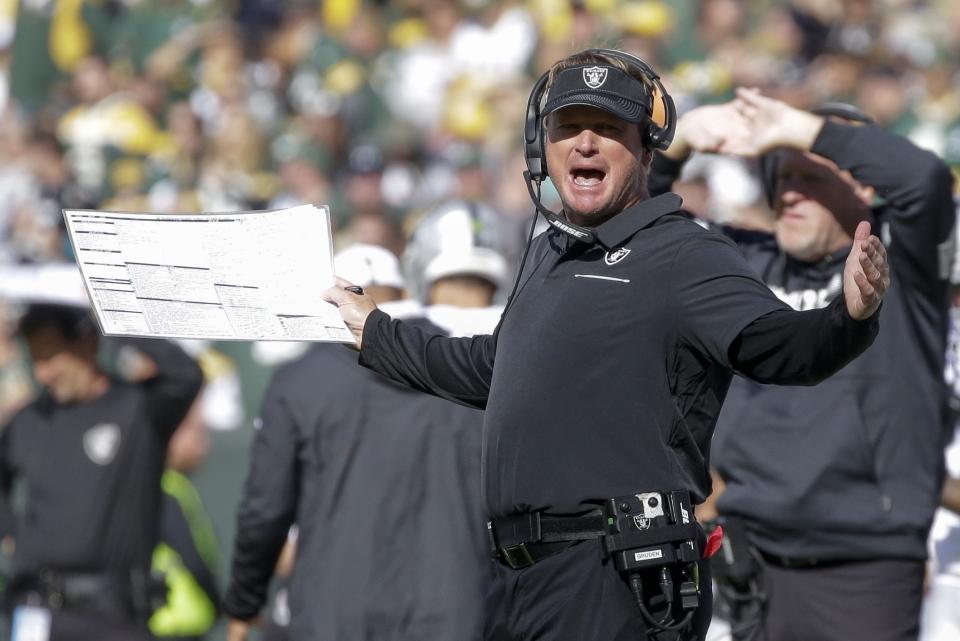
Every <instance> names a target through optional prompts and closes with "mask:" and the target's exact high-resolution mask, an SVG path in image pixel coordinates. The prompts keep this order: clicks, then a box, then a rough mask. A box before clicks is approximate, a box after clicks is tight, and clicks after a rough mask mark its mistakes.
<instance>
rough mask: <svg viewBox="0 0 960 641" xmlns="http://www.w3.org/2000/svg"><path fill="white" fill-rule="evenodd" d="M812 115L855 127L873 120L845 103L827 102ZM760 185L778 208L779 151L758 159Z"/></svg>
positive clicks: (771, 202)
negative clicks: (843, 122)
mask: <svg viewBox="0 0 960 641" xmlns="http://www.w3.org/2000/svg"><path fill="white" fill-rule="evenodd" d="M810 113H812V114H815V115H817V116H823V117H824V118H827V119H837V120H842V121H845V122H847V123H850V124H854V125H872V124H874V120H873V118H871V117H870V116H868V115H867V114H866V113H865V112H863V111H861V110H860V109H857V108H856V107H854V106H853V105H850V104H847V103H845V102H825V103H823V104H822V105H820V106H819V107H816V108H815V109H811V110H810ZM757 169H758V172H759V174H760V184H761V185H762V186H763V195H764V196H765V197H766V199H767V205H769V206H770V209H775V208H776V204H777V203H776V199H777V176H778V174H779V173H780V154H779V153H778V150H773V151H769V152H767V153H765V154H763V155H762V156H760V157H759V158H758V159H757Z"/></svg>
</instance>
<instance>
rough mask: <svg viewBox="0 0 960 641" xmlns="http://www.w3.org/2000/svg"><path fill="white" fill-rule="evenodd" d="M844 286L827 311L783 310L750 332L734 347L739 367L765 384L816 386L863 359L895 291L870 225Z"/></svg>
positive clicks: (859, 239) (860, 233)
mask: <svg viewBox="0 0 960 641" xmlns="http://www.w3.org/2000/svg"><path fill="white" fill-rule="evenodd" d="M843 283H844V284H843V289H844V291H843V296H842V297H837V298H836V299H835V300H834V301H833V303H831V304H830V305H829V306H827V307H825V308H823V309H815V310H809V311H803V312H797V311H792V310H779V311H775V312H771V313H769V314H766V315H764V316H761V317H760V318H758V319H756V320H755V321H754V322H753V323H751V324H750V325H748V326H747V327H746V328H744V329H743V331H742V332H740V334H739V336H738V337H737V339H736V340H735V341H734V342H733V344H732V345H731V346H730V361H731V363H732V364H733V366H734V368H735V369H736V370H737V371H738V372H740V373H742V374H743V375H745V376H747V377H749V378H751V379H753V380H755V381H758V382H760V383H779V384H785V385H814V384H816V383H819V382H820V381H822V380H823V379H824V378H826V377H828V376H830V375H831V374H833V373H834V372H836V371H838V370H839V369H841V368H842V367H843V366H844V365H846V364H847V363H849V362H850V361H851V360H853V359H854V358H856V357H857V356H859V355H860V354H861V353H862V352H863V351H864V350H865V349H867V347H869V346H870V344H871V343H872V342H873V339H874V338H875V337H876V334H877V331H878V329H879V323H878V322H877V310H878V309H879V308H880V303H881V302H882V300H883V296H884V294H885V293H886V291H887V288H888V287H889V286H890V270H889V267H888V266H887V262H886V251H884V249H883V245H881V244H880V241H879V239H878V238H877V237H876V236H870V224H869V223H867V222H862V223H860V225H859V226H858V227H857V233H856V238H855V240H854V244H853V247H852V248H851V250H850V255H849V256H848V257H847V263H846V265H845V267H844V271H843Z"/></svg>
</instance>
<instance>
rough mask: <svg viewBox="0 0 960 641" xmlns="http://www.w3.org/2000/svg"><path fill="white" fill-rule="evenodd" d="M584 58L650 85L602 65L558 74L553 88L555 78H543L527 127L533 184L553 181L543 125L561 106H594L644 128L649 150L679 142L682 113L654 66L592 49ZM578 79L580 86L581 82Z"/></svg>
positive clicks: (526, 148) (529, 108)
mask: <svg viewBox="0 0 960 641" xmlns="http://www.w3.org/2000/svg"><path fill="white" fill-rule="evenodd" d="M582 53H583V54H584V55H587V56H589V55H593V56H596V57H597V58H600V59H601V60H602V59H603V58H607V59H613V60H618V61H620V62H622V63H623V64H624V65H625V66H626V67H627V69H628V70H632V71H635V72H639V73H640V74H641V75H642V76H643V78H644V80H645V81H646V82H641V81H640V80H637V79H636V78H634V77H633V76H631V75H630V74H629V73H625V72H624V71H623V70H621V69H620V68H619V67H616V66H613V65H610V64H606V65H605V64H603V63H598V61H596V60H594V61H591V62H586V63H584V64H581V65H573V66H571V67H568V68H566V69H561V70H559V71H557V72H555V77H554V80H553V83H552V84H551V85H550V86H549V87H548V86H547V84H548V82H549V81H550V72H549V71H548V72H546V73H544V74H543V75H542V76H540V78H539V79H538V80H537V82H536V83H535V84H534V86H533V90H532V91H531V92H530V98H529V100H528V101H527V115H526V120H525V122H524V127H523V143H524V151H525V153H524V155H525V157H526V162H527V171H528V172H529V178H528V179H529V180H533V181H536V182H541V181H543V179H544V178H546V177H547V166H546V155H545V152H544V144H545V135H544V123H543V119H544V115H545V114H548V113H550V112H551V111H553V110H554V109H556V108H559V107H561V106H567V105H571V104H585V105H592V106H596V107H599V108H601V109H605V110H606V111H610V112H611V113H613V114H615V115H617V116H619V117H621V118H623V119H624V120H627V121H630V122H636V123H638V124H639V125H640V127H641V128H642V134H643V145H644V146H645V147H647V148H649V149H666V148H667V147H669V146H670V143H671V142H672V141H673V135H674V132H675V131H676V126H677V111H676V107H675V106H674V103H673V98H671V97H670V94H668V93H667V91H666V89H664V87H663V84H662V83H661V82H660V76H658V75H657V73H656V72H655V71H654V70H653V69H652V68H651V67H650V65H648V64H647V63H645V62H644V61H643V60H641V59H640V58H638V57H636V56H633V55H631V54H628V53H624V52H622V51H616V50H614V49H587V50H586V51H584V52H582ZM574 77H576V79H577V80H578V81H580V82H579V83H578V82H575V81H574ZM578 84H579V85H580V86H577V85H578Z"/></svg>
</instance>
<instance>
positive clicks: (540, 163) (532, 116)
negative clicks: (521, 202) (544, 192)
mask: <svg viewBox="0 0 960 641" xmlns="http://www.w3.org/2000/svg"><path fill="white" fill-rule="evenodd" d="M549 78H550V73H549V72H547V73H544V74H543V75H541V76H540V78H539V79H537V82H536V83H535V84H534V85H533V90H532V91H531V92H530V98H529V99H528V100H527V118H526V121H524V124H523V149H524V156H525V157H526V161H527V171H528V172H529V173H530V178H531V179H533V180H535V181H537V182H541V181H542V180H543V179H544V178H546V177H547V167H546V155H545V153H544V148H543V123H541V122H540V103H541V102H543V93H544V90H545V88H546V86H547V80H548V79H549Z"/></svg>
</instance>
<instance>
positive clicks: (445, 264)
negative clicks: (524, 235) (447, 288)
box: [423, 247, 507, 287]
mask: <svg viewBox="0 0 960 641" xmlns="http://www.w3.org/2000/svg"><path fill="white" fill-rule="evenodd" d="M449 276H477V277H480V278H483V279H485V280H488V281H490V282H491V283H493V284H494V285H496V286H497V287H500V286H501V285H502V284H503V281H504V280H505V279H506V277H507V261H506V260H504V258H503V256H501V255H500V254H499V253H498V252H496V251H494V250H493V249H489V248H487V247H469V248H463V249H460V250H457V251H442V252H440V253H439V254H437V255H436V256H435V257H434V258H433V260H431V261H430V262H429V263H428V264H427V267H426V269H424V271H423V280H424V281H426V283H427V284H432V283H435V282H436V281H438V280H440V279H441V278H447V277H449Z"/></svg>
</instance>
